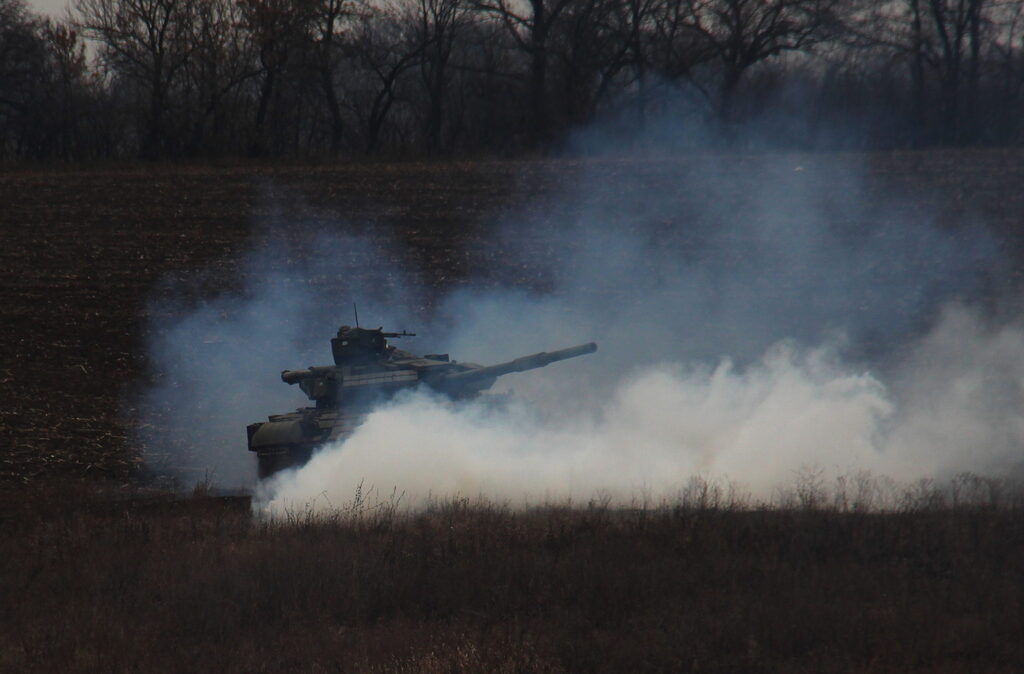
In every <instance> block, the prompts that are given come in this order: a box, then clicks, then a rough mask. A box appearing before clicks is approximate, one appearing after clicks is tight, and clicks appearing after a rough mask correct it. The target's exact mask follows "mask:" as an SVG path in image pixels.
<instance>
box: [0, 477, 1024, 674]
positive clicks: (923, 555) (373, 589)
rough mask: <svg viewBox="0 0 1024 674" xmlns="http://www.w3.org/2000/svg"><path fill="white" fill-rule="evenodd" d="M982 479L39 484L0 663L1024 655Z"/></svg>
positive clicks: (1018, 521) (1020, 594) (600, 662)
mask: <svg viewBox="0 0 1024 674" xmlns="http://www.w3.org/2000/svg"><path fill="white" fill-rule="evenodd" d="M974 484H975V486H978V487H979V489H978V490H976V491H973V492H971V493H972V496H971V500H969V501H968V500H967V499H966V493H967V492H965V491H962V490H961V491H960V492H959V496H958V499H959V500H958V501H957V502H956V503H955V504H954V503H953V502H951V501H949V500H947V499H948V498H949V497H950V495H951V494H952V492H951V491H950V490H948V489H942V490H939V489H935V488H931V489H930V490H929V491H930V495H929V496H927V497H926V498H917V497H913V496H912V494H913V493H915V491H914V490H911V491H909V492H905V494H904V498H902V500H901V498H896V499H895V501H896V502H902V503H903V505H902V506H901V507H900V509H898V510H895V511H889V512H885V513H880V512H857V511H856V509H855V508H854V507H844V506H840V505H836V504H837V503H838V501H837V500H836V498H835V496H836V493H837V492H836V491H835V490H833V489H829V490H828V491H827V492H822V493H823V494H824V493H827V494H828V497H829V498H828V499H827V500H829V501H830V502H831V503H830V504H824V503H811V502H805V503H803V505H795V506H794V507H773V508H760V509H749V508H745V507H740V506H739V505H738V502H736V501H730V500H729V499H728V498H724V497H723V494H724V492H722V491H716V489H715V488H714V487H713V486H712V488H711V489H703V490H702V489H699V488H698V489H692V490H690V491H687V492H684V493H683V494H681V496H680V499H679V500H678V501H677V502H675V503H673V504H665V505H661V506H658V507H633V508H615V507H610V506H609V505H607V504H605V503H602V502H594V503H590V504H587V505H584V506H580V507H568V506H555V505H549V506H544V507H536V508H532V509H527V510H520V511H516V510H512V509H509V508H505V507H502V506H499V505H495V504H487V503H471V502H468V501H465V500H450V501H446V502H443V503H438V504H436V505H435V506H434V507H433V508H430V509H428V510H427V511H425V512H419V513H411V512H401V511H400V510H399V509H397V508H394V507H387V506H385V507H377V508H362V507H357V508H354V509H353V508H349V509H345V510H342V511H338V512H335V513H332V514H327V515H312V514H306V513H303V514H297V515H294V516H292V517H289V518H286V519H285V520H284V521H271V520H267V519H264V518H253V517H250V516H249V515H248V514H247V513H246V512H239V511H238V510H237V509H230V508H223V507H210V506H209V503H210V502H209V501H208V500H207V499H202V498H200V499H194V500H193V501H191V502H186V503H184V504H182V503H178V504H176V505H174V506H173V507H172V506H171V505H168V504H165V506H164V507H148V508H147V507H142V506H141V505H140V504H141V503H143V501H140V500H138V499H136V500H135V501H125V502H122V503H121V505H110V504H111V502H110V501H109V500H104V501H101V502H97V501H93V504H94V506H95V505H96V504H97V503H103V504H105V507H92V508H89V507H82V502H79V503H76V504H68V505H67V506H66V507H60V506H59V505H58V504H55V503H54V502H53V501H52V500H47V499H43V498H42V497H41V496H40V500H39V501H38V502H37V503H35V504H31V503H23V504H22V505H23V507H22V509H21V511H20V514H19V515H18V517H17V518H12V519H11V520H9V521H7V522H4V523H3V524H4V526H3V527H2V528H0V545H2V549H3V550H4V551H5V555H4V556H2V557H0V593H2V596H0V670H4V671H19V672H20V671H104V672H113V671H118V672H119V671H144V672H163V671H167V672H176V671H182V672H184V671H189V672H191V671H239V672H242V671H245V672H253V671H284V670H287V671H409V672H440V671H445V672H451V671H460V672H477V671H509V672H512V671H523V672H540V671H551V672H556V671H722V672H735V671H765V672H769V671H795V672H799V671H807V672H811V671H814V672H817V671H865V672H867V671H871V672H879V671H906V670H917V671H948V672H956V671H962V672H978V671H1007V672H1010V671H1019V669H1020V667H1021V666H1024V642H1022V640H1021V639H1020V634H1021V633H1022V631H1024V610H1022V599H1024V517H1022V514H1024V507H1022V506H1021V504H1020V501H1019V500H1014V499H1009V498H1007V497H1006V495H1005V494H1003V495H1002V496H1000V497H999V498H1000V501H998V503H995V502H993V501H992V500H991V495H992V494H994V493H997V492H993V491H988V490H987V487H985V486H984V481H980V480H977V481H975V482H974ZM695 485H696V486H698V487H699V486H700V483H695ZM691 486H694V485H691ZM919 487H920V486H918V487H915V489H917V492H916V493H918V494H919V495H921V494H923V492H921V491H920V488H919ZM797 491H799V490H796V491H794V493H797ZM986 493H987V494H988V496H985V495H984V494H986ZM86 502H88V500H87V501H86ZM190 503H191V505H189V504H190ZM1000 504H1001V505H1000ZM36 506H38V507H36Z"/></svg>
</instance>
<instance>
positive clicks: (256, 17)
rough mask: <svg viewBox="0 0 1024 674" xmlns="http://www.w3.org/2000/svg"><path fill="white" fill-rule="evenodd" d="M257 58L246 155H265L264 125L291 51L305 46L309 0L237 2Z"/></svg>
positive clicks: (307, 36)
mask: <svg viewBox="0 0 1024 674" xmlns="http://www.w3.org/2000/svg"><path fill="white" fill-rule="evenodd" d="M241 2H242V7H243V11H244V16H245V23H246V26H247V27H248V29H249V30H250V31H251V33H252V36H253V40H254V42H255V45H256V49H257V54H258V57H259V77H260V87H259V94H258V99H257V100H258V102H257V106H256V120H255V128H254V133H253V139H252V143H251V145H250V153H251V154H254V155H257V156H258V155H263V154H266V152H267V151H268V150H267V143H266V122H267V115H268V112H269V110H270V104H271V101H272V100H273V98H274V96H275V95H276V94H277V93H278V84H279V80H280V79H281V77H282V76H283V74H284V72H285V68H286V67H287V66H288V62H289V59H290V58H292V56H293V54H294V52H296V51H299V50H301V49H302V48H303V47H304V46H305V45H307V44H309V42H310V40H309V30H310V25H311V23H312V21H313V18H314V16H315V15H314V12H313V4H312V2H311V0H241Z"/></svg>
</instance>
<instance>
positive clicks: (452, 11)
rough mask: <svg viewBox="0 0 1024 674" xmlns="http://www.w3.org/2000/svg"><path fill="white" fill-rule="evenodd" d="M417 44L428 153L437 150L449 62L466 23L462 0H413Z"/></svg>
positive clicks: (442, 118) (466, 15) (465, 12)
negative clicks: (423, 90)
mask: <svg viewBox="0 0 1024 674" xmlns="http://www.w3.org/2000/svg"><path fill="white" fill-rule="evenodd" d="M415 12H416V16H415V19H416V21H417V23H418V31H419V36H418V38H419V42H420V43H421V44H422V45H423V56H422V58H420V59H419V65H420V75H421V76H422V78H423V85H424V88H425V90H426V94H427V110H426V115H425V124H424V131H425V132H424V140H425V144H426V150H427V153H428V154H436V153H437V152H438V151H440V150H441V147H442V140H441V132H442V129H443V126H444V116H445V99H446V96H447V87H448V80H449V63H450V61H451V57H452V52H453V49H454V47H455V43H456V41H457V40H458V39H459V38H460V31H461V30H462V29H463V27H464V26H465V25H466V23H467V22H468V21H469V13H468V6H467V4H466V2H465V0H416V5H415Z"/></svg>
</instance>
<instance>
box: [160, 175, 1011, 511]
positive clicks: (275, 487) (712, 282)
mask: <svg viewBox="0 0 1024 674" xmlns="http://www.w3.org/2000/svg"><path fill="white" fill-rule="evenodd" d="M717 161H718V159H716V158H715V157H708V158H707V163H706V165H703V164H702V165H700V166H699V168H695V167H697V163H696V162H694V161H690V162H689V163H687V164H686V166H688V167H689V168H688V169H684V168H681V167H680V165H678V164H675V163H672V162H667V161H666V162H663V163H662V164H659V163H658V161H657V160H654V159H651V160H650V161H647V162H632V163H631V162H595V163H594V164H593V165H592V167H591V169H590V170H588V171H587V172H586V173H585V175H583V177H582V179H581V180H580V182H579V184H578V185H577V186H576V187H575V188H574V189H573V190H572V191H571V193H568V194H563V195H561V196H560V197H558V198H555V199H550V200H545V201H544V202H543V203H530V202H529V200H528V199H527V200H526V201H524V204H523V209H522V211H521V212H513V213H508V214H506V215H505V216H504V219H503V222H502V223H501V224H500V227H499V231H498V235H497V236H496V237H495V239H494V241H493V247H494V249H493V250H492V251H483V252H481V255H480V259H482V260H486V259H492V260H494V262H492V263H491V264H500V265H501V267H502V269H504V270H505V271H506V275H509V274H508V270H514V269H516V268H517V267H519V266H521V267H522V268H524V269H527V268H528V269H530V270H531V273H533V272H536V271H538V270H539V273H540V275H541V277H542V279H543V282H542V285H544V286H545V287H546V290H545V291H543V292H540V291H536V290H533V291H530V290H527V289H524V288H522V287H517V286H516V284H515V283H514V279H513V281H512V282H503V283H500V284H497V285H496V284H495V283H493V282H491V281H487V282H484V281H483V280H481V282H479V283H470V284H468V285H467V286H464V287H462V288H461V289H460V290H457V291H454V292H451V293H450V294H448V295H447V296H445V297H444V298H443V299H441V300H440V301H439V302H436V303H434V306H433V307H432V308H431V309H430V310H429V311H422V310H420V307H421V306H422V305H423V302H422V301H421V298H422V290H421V289H420V287H419V284H418V281H417V279H416V278H414V277H412V276H407V275H400V274H397V273H396V272H394V271H390V272H386V273H385V272H380V271H375V270H380V269H382V268H385V267H387V268H389V269H394V265H393V264H392V265H382V264H381V260H390V253H389V252H388V251H389V248H388V246H387V245H386V243H381V242H379V241H376V240H369V239H357V238H353V237H340V236H333V235H324V236H322V237H320V238H318V239H317V240H316V242H315V243H314V244H313V245H307V246H299V247H298V248H297V249H296V250H295V251H294V254H289V255H287V256H281V255H280V248H279V246H272V247H269V248H268V247H267V245H266V243H265V242H263V243H260V244H258V245H257V249H258V250H260V251H266V250H268V249H272V250H275V255H274V256H273V259H271V258H269V257H267V256H266V253H265V252H262V253H261V252H257V253H254V255H253V258H252V261H251V269H250V272H249V273H248V275H247V278H249V279H251V281H250V282H249V283H248V284H247V285H246V287H245V289H244V291H243V292H241V293H239V294H229V295H223V296H220V297H218V298H216V299H214V300H212V301H209V302H207V303H206V304H205V305H203V306H202V307H201V308H199V309H197V310H186V311H179V312H177V313H176V316H177V318H175V319H173V320H171V321H169V322H168V324H167V325H166V326H162V327H161V329H160V330H158V331H157V332H156V334H157V335H158V337H157V338H156V340H155V342H154V349H153V357H154V360H155V363H156V365H157V369H158V371H161V372H167V373H176V374H175V376H174V377H173V381H171V382H167V381H166V380H165V381H164V382H163V383H161V384H160V385H159V386H158V387H156V388H154V389H153V390H152V391H151V392H150V394H149V399H148V405H149V407H150V408H153V409H161V408H162V409H173V410H180V412H175V413H176V414H181V415H183V416H185V417H186V418H198V419H200V423H197V424H194V425H193V426H192V428H191V430H190V437H189V438H188V440H189V444H191V445H193V446H197V447H201V450H200V451H201V452H202V451H205V447H203V446H204V445H206V447H209V448H210V451H209V452H208V453H206V454H201V455H199V456H197V457H195V463H196V464H197V465H198V464H204V463H205V465H209V466H212V467H214V468H215V471H214V477H215V480H216V481H217V482H218V483H220V484H228V485H230V484H232V483H236V484H237V483H239V482H246V481H251V480H252V477H251V476H252V470H253V468H252V465H251V463H250V462H251V461H252V458H251V456H249V455H248V453H247V452H246V451H245V448H244V427H245V425H246V424H247V423H250V422H253V421H257V420H260V419H263V418H265V417H266V415H267V414H269V413H278V412H284V411H288V410H290V409H294V408H295V407H297V406H299V405H301V404H303V398H302V397H301V394H300V393H299V392H298V391H297V390H295V389H294V388H292V387H287V386H285V385H284V384H282V383H280V381H279V380H278V379H277V377H276V373H277V372H279V371H280V370H281V369H284V368H295V367H303V366H306V365H309V364H316V363H327V362H329V361H330V354H329V348H328V345H327V342H328V339H329V337H330V336H331V335H332V333H333V331H334V330H336V328H337V324H338V323H341V322H348V312H349V307H350V304H349V302H350V301H351V300H357V301H359V302H360V305H361V307H365V308H364V309H363V311H362V313H363V314H364V316H363V317H364V321H363V322H364V324H373V325H375V326H376V325H379V324H384V325H386V326H388V327H389V328H393V329H397V330H401V329H405V328H409V329H413V328H415V329H416V331H417V332H419V333H420V335H422V337H419V338H416V339H415V340H412V341H411V342H403V343H402V344H401V345H400V346H401V347H402V348H408V349H410V350H413V351H416V352H420V353H423V352H437V351H442V352H445V351H446V352H450V353H451V354H452V356H453V357H455V358H458V359H460V360H467V361H472V362H479V363H490V362H497V361H500V360H506V359H508V358H511V357H515V356H518V355H522V354H527V353H533V352H536V351H540V350H551V349H555V348H562V347H566V346H570V345H573V344H577V343H580V342H584V341H589V340H594V341H597V342H598V343H599V345H600V350H599V351H598V353H597V354H595V355H592V356H587V357H584V358H580V359H576V360H573V361H568V362H564V363H558V364H554V365H551V366H549V367H548V368H545V369H543V370H540V371H536V372H532V373H524V374H520V375H512V376H509V377H506V378H503V379H501V380H499V382H498V384H497V385H496V386H495V389H496V390H498V391H501V390H504V389H505V388H508V387H512V388H514V389H515V390H516V392H517V394H518V396H517V397H518V398H519V400H520V402H518V403H516V404H513V405H512V406H510V408H509V409H508V410H505V411H495V410H492V409H487V408H485V407H483V406H479V405H466V406H460V407H453V406H452V405H450V404H449V403H446V402H445V401H443V400H440V399H438V398H436V397H433V396H431V395H429V394H427V393H414V394H410V395H405V396H401V397H399V398H397V399H396V400H394V401H393V402H391V403H390V404H388V405H386V406H384V407H383V408H381V409H380V410H378V411H377V412H375V413H373V414H371V415H370V417H369V418H368V419H367V421H366V423H365V424H364V425H363V426H362V427H361V428H360V429H359V430H358V431H357V432H356V433H355V435H354V436H353V437H351V438H350V439H349V440H348V441H347V442H345V443H343V444H340V445H337V446H332V447H327V448H325V449H324V450H323V451H322V452H321V453H320V454H318V455H317V456H315V457H314V458H313V460H312V461H311V462H310V463H309V464H308V465H307V466H306V467H305V468H303V469H301V470H298V471H293V472H289V473H286V474H283V475H282V476H280V477H279V478H277V479H275V480H274V481H273V482H272V483H270V484H269V485H268V486H267V487H266V489H264V490H263V491H264V496H265V497H266V500H267V503H268V507H269V508H270V509H271V510H277V511H281V510H282V509H287V508H295V507H300V508H301V507H303V506H304V505H305V504H307V503H313V504H314V506H323V507H328V506H331V505H334V506H337V505H340V504H344V503H347V502H350V501H351V500H352V499H353V497H354V495H355V493H356V491H357V489H361V490H362V492H363V493H366V492H367V491H373V492H375V493H376V494H377V495H378V496H379V497H382V498H386V497H387V496H388V495H390V494H392V493H400V494H403V495H404V496H403V499H404V500H405V502H409V503H420V502H422V501H423V500H424V499H426V498H429V497H444V496H449V495H456V494H458V495H461V496H468V497H475V496H477V495H483V496H486V497H491V498H498V499H502V500H508V501H510V502H511V503H513V504H516V503H521V502H524V501H530V502H537V501H541V500H545V499H554V500H559V499H563V498H566V497H569V496H571V497H573V498H575V499H577V500H586V499H588V498H591V497H593V496H594V495H595V494H597V493H601V494H609V495H611V496H613V497H616V498H622V499H630V498H635V497H638V496H645V497H647V496H653V497H655V498H657V497H660V496H671V494H672V493H673V492H674V491H676V490H678V489H680V488H682V487H683V486H684V485H685V484H686V483H687V481H688V480H689V479H690V478H691V477H692V476H694V475H697V474H700V475H704V476H710V477H714V478H720V477H724V478H728V479H730V480H732V481H734V482H736V483H738V484H739V485H741V486H742V487H743V488H745V489H749V490H750V491H751V492H752V493H753V494H754V495H755V496H764V497H768V496H770V495H771V493H772V490H773V489H774V488H776V487H779V486H784V485H787V484H789V483H791V482H792V481H793V480H794V477H795V475H796V474H797V473H798V472H799V471H801V470H802V469H805V468H806V467H808V466H818V467H820V468H821V469H823V470H824V471H825V472H826V473H827V474H830V475H833V474H850V473H854V472H856V471H861V470H870V471H872V472H874V473H876V474H879V475H886V476H890V477H892V478H895V479H898V480H913V479H916V478H920V477H937V478H944V477H949V476H951V475H953V474H955V473H957V472H959V471H965V470H970V471H975V472H979V473H990V474H999V475H1002V474H1007V473H1010V472H1015V471H1017V470H1018V468H1019V466H1020V458H1019V456H1020V455H1019V448H1020V447H1021V444H1022V441H1024V414H1022V410H1024V390H1022V382H1024V325H1022V324H1021V322H1020V321H1017V320H1015V319H1013V318H1009V319H1008V318H1005V317H1002V315H1001V314H1000V313H999V312H998V311H996V310H993V309H992V308H991V306H992V304H993V303H991V302H989V303H987V305H986V306H987V308H985V309H983V308H981V306H980V303H979V302H978V298H979V297H981V296H982V295H985V296H988V297H989V298H990V297H991V285H992V278H993V276H998V268H999V265H1000V264H1002V262H1001V261H1000V259H999V254H998V250H997V246H996V245H995V244H994V243H993V242H992V240H991V239H990V237H989V236H988V235H986V234H985V233H984V231H983V230H982V229H980V228H979V229H966V228H964V227H962V226H961V227H956V228H950V227H947V228H944V229H943V228H940V227H938V226H936V225H935V224H934V223H935V222H936V220H937V218H936V216H937V215H938V214H936V213H932V212H929V210H928V208H927V207H926V206H925V205H923V204H920V203H908V202H907V201H906V200H905V199H899V198H897V197H896V196H894V195H891V194H884V193H880V192H879V191H878V189H877V188H869V186H868V184H867V183H865V182H864V181H863V180H862V175H861V173H860V170H859V169H860V167H858V166H855V165H847V164H846V163H845V160H842V159H837V158H835V157H831V158H827V159H819V160H815V163H817V164H818V165H817V166H815V165H804V164H803V163H797V162H796V161H795V160H790V159H789V158H786V157H780V156H774V157H768V158H765V159H763V160H760V159H757V160H755V159H747V160H739V159H735V158H732V159H729V160H728V161H729V162H731V164H729V167H728V168H716V162H717ZM528 196H529V195H527V197H528ZM681 211H685V213H686V217H685V219H684V218H681V217H680V212H681ZM489 256H490V257H489ZM282 259H294V260H300V259H301V260H303V261H301V262H294V263H289V262H287V261H286V262H279V260H282ZM478 271H480V272H481V274H480V275H481V277H482V278H483V277H487V276H488V274H487V272H488V269H487V265H486V264H484V263H480V264H479V270H478ZM511 275H512V276H514V274H511ZM323 279H328V281H324V280H323ZM330 279H341V281H340V282H339V283H340V284H341V285H338V284H337V283H332V282H330ZM355 279H361V280H362V281H363V282H364V283H363V285H362V286H361V287H360V286H357V285H355V284H352V283H351V282H352V281H353V280H355ZM985 284H987V285H986V286H985V288H986V292H982V290H983V285H985ZM382 289H383V291H382ZM995 304H997V305H998V302H997V303H995ZM208 336H214V337H216V339H214V340H213V341H212V344H208V343H207V342H210V341H211V340H210V339H208ZM204 340H205V341H204ZM506 382H507V383H506ZM209 438H214V439H215V441H214V442H209V441H208V440H207V439H209ZM174 456H175V455H174V454H173V452H172V458H171V460H172V461H173V460H174Z"/></svg>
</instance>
